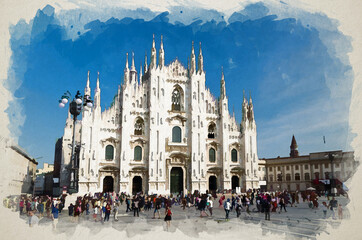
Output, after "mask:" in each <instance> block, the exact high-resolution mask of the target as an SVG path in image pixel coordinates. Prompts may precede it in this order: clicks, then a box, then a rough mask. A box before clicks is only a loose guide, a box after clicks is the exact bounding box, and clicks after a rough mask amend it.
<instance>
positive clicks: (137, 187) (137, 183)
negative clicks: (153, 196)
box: [132, 176, 142, 195]
mask: <svg viewBox="0 0 362 240" xmlns="http://www.w3.org/2000/svg"><path fill="white" fill-rule="evenodd" d="M139 192H142V178H141V177H140V176H135V177H134V178H133V181H132V194H133V195H136V194H137V193H139Z"/></svg>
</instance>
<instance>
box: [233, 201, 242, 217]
mask: <svg viewBox="0 0 362 240" xmlns="http://www.w3.org/2000/svg"><path fill="white" fill-rule="evenodd" d="M241 205H242V203H241V199H240V198H239V197H237V198H236V206H235V210H236V217H237V218H239V216H240V214H241V209H242V206H241Z"/></svg>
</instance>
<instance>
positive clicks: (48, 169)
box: [36, 163, 54, 175]
mask: <svg viewBox="0 0 362 240" xmlns="http://www.w3.org/2000/svg"><path fill="white" fill-rule="evenodd" d="M53 171H54V164H49V163H44V164H43V168H38V169H37V170H36V175H41V174H43V173H48V172H53Z"/></svg>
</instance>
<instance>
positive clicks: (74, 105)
mask: <svg viewBox="0 0 362 240" xmlns="http://www.w3.org/2000/svg"><path fill="white" fill-rule="evenodd" d="M71 97H72V96H71V94H70V92H69V91H67V92H66V93H64V94H63V96H62V98H61V100H59V107H61V108H63V107H64V106H65V104H67V103H68V101H69V99H70V98H71ZM84 107H89V108H92V107H93V101H92V100H91V97H90V96H88V95H84V97H82V95H81V94H80V92H79V91H77V94H76V95H75V97H74V98H73V101H72V102H70V103H69V112H70V114H71V115H73V142H72V153H71V161H70V168H69V169H70V186H69V190H68V192H69V193H76V192H78V172H79V162H78V161H79V159H78V158H76V154H75V151H76V146H75V123H76V121H77V116H78V115H80V114H81V113H82V110H83V108H84Z"/></svg>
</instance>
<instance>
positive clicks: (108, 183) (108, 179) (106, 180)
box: [103, 176, 113, 192]
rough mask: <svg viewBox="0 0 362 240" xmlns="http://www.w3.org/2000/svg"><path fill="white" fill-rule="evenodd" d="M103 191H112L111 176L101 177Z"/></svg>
mask: <svg viewBox="0 0 362 240" xmlns="http://www.w3.org/2000/svg"><path fill="white" fill-rule="evenodd" d="M103 192H113V177H111V176H106V177H105V178H104V179H103Z"/></svg>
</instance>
